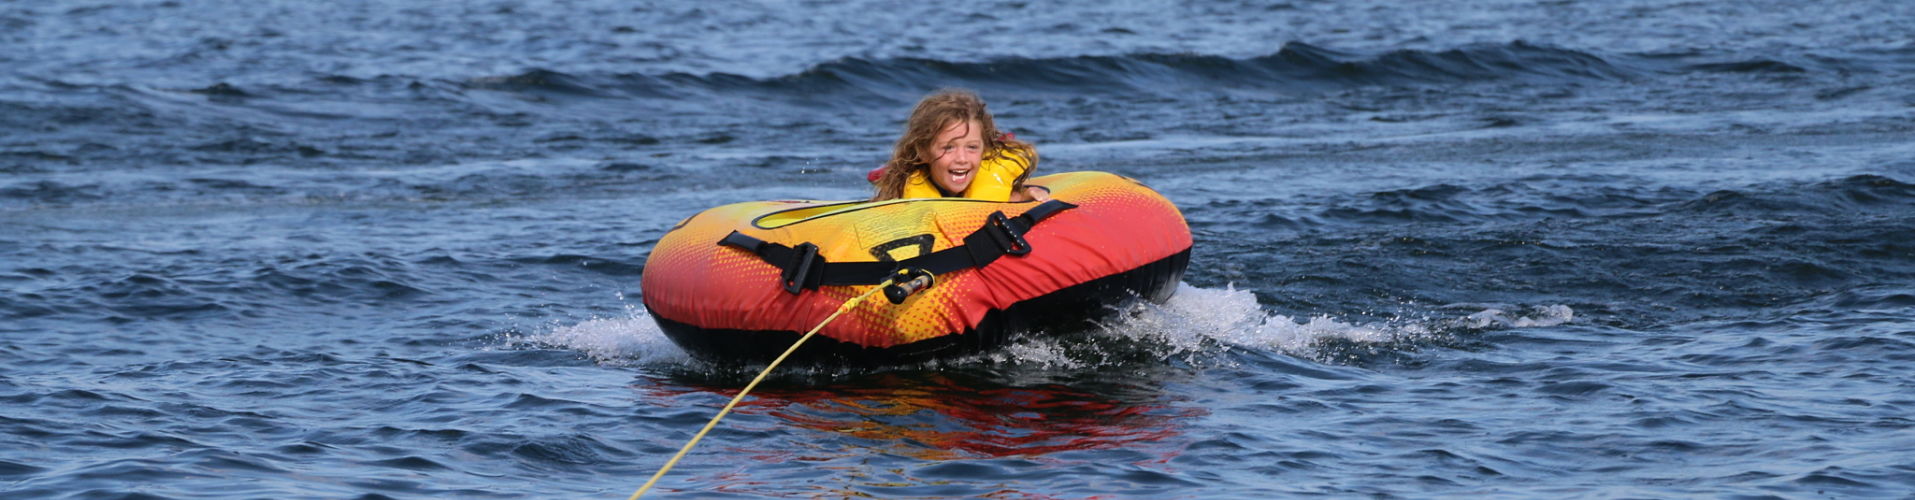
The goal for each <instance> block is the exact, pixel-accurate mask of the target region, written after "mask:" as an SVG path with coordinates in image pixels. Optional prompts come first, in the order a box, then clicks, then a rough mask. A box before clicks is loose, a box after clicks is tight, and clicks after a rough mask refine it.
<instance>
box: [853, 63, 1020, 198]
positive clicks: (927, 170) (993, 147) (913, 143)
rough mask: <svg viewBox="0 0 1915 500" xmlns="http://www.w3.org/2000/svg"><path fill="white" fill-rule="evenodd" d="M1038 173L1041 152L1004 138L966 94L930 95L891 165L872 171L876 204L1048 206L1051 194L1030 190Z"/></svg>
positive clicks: (977, 102) (893, 153) (909, 125)
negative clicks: (941, 201)
mask: <svg viewBox="0 0 1915 500" xmlns="http://www.w3.org/2000/svg"><path fill="white" fill-rule="evenodd" d="M1036 169H1037V148H1036V147H1034V146H1031V144H1030V143H1028V142H1024V141H1019V140H1017V139H1015V138H1013V137H1012V136H1011V135H1010V134H1000V133H999V132H998V131H997V124H996V123H995V122H993V121H992V120H991V113H990V112H989V111H986V110H985V109H984V100H983V99H980V98H978V96H977V94H973V93H971V92H969V91H964V90H942V91H938V92H937V93H934V94H931V95H929V96H925V98H924V100H922V101H918V106H917V108H915V109H912V110H911V118H910V119H909V120H908V121H906V122H905V124H904V135H903V136H901V137H899V138H898V144H897V146H895V147H893V148H892V151H891V161H890V162H889V163H886V164H885V165H884V166H883V167H879V169H878V170H877V171H874V172H872V177H871V182H872V184H874V185H875V186H876V188H877V194H876V195H875V196H873V197H872V198H871V200H872V201H884V200H894V199H898V198H937V197H948V196H955V197H964V198H976V199H982V200H990V201H1031V200H1037V201H1044V200H1048V199H1050V191H1047V190H1045V189H1044V188H1042V187H1037V186H1025V185H1024V180H1025V179H1028V178H1030V176H1031V171H1033V170H1036Z"/></svg>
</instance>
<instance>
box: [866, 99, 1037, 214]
mask: <svg viewBox="0 0 1915 500" xmlns="http://www.w3.org/2000/svg"><path fill="white" fill-rule="evenodd" d="M966 120H976V121H977V124H978V126H979V127H980V128H982V129H983V130H980V131H979V132H980V134H978V135H979V136H980V137H983V138H984V154H983V156H982V157H980V158H979V161H980V163H981V162H982V161H984V160H991V159H996V158H1002V157H1005V156H1007V155H1016V156H1017V157H1018V158H1019V159H1022V160H1024V161H1025V162H1026V163H1028V164H1027V165H1026V166H1025V169H1024V173H1023V174H1022V175H1019V176H1018V177H1017V181H1016V182H1014V183H1013V185H1012V190H1013V192H1015V191H1017V190H1021V189H1023V188H1024V180H1025V179H1028V178H1030V176H1031V172H1033V171H1036V170H1037V148H1036V147H1033V146H1031V144H1030V143H1028V142H1024V141H1019V140H1017V139H1013V138H1011V137H1009V136H1007V135H1005V134H1002V133H1000V132H998V130H997V123H996V122H994V121H992V120H991V112H990V111H989V110H986V109H985V108H984V99H981V98H979V97H978V96H977V94H976V93H972V92H971V91H968V90H962V89H945V90H940V91H937V92H934V93H932V94H931V95H928V96H925V97H924V99H923V100H920V101H918V106H917V107H916V108H913V109H912V110H911V118H910V119H908V120H906V121H905V122H904V135H902V136H899V137H898V143H897V145H896V146H893V147H892V148H891V161H890V162H888V163H885V165H884V173H883V174H880V175H879V176H878V180H877V181H875V182H874V183H873V184H874V186H875V187H876V188H877V193H876V195H874V196H872V197H871V201H884V200H895V199H898V198H900V197H903V196H904V184H905V182H906V181H908V180H910V179H911V173H913V172H921V171H924V170H925V169H928V168H930V165H931V160H932V159H933V158H932V156H931V155H930V152H931V142H932V141H935V140H937V136H938V133H939V132H942V131H944V128H945V127H948V126H950V125H951V124H952V123H961V122H964V121H966ZM927 175H928V172H927ZM973 182H975V181H973Z"/></svg>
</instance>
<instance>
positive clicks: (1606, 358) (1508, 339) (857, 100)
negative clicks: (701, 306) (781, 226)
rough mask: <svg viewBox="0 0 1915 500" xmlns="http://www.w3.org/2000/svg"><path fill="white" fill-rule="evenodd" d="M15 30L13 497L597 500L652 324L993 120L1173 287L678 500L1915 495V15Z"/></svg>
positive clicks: (694, 482)
mask: <svg viewBox="0 0 1915 500" xmlns="http://www.w3.org/2000/svg"><path fill="white" fill-rule="evenodd" d="M1100 4H1101V5H1095V6H1093V5H1088V4H1083V5H1079V4H1077V3H1063V2H1036V1H986V2H978V3H971V4H964V5H963V7H966V8H965V9H963V10H957V9H956V7H959V5H958V4H950V3H935V2H934V3H930V4H926V3H922V2H857V1H854V2H765V3H759V2H737V1H713V2H697V3H686V4H681V3H678V2H656V3H647V2H620V1H607V0H579V1H562V2H552V3H520V2H503V1H488V2H452V1H431V0H401V1H384V2H357V1H345V2H242V3H229V2H207V1H194V0H169V1H160V2H154V1H136V2H96V1H49V2H7V3H4V4H0V49H4V50H0V68H6V69H5V70H4V71H0V405H3V406H0V408H4V410H0V496H4V497H8V498H88V499H91V498H143V499H152V498H297V497H315V498H560V497H563V498H579V497H599V498H623V497H624V496H626V495H629V494H630V493H631V492H632V491H633V490H635V489H636V488H637V487H638V486H639V485H640V484H642V483H643V482H644V480H645V479H646V478H648V477H649V476H650V475H651V474H652V473H653V472H654V471H656V470H657V469H658V467H660V466H661V465H663V463H664V462H665V460H666V459H667V458H669V457H670V455H671V454H672V453H673V452H675V451H676V450H677V449H678V447H679V446H680V445H682V444H683V443H684V442H685V441H686V440H687V439H688V438H690V436H691V434H692V433H693V432H695V431H696V430H697V429H698V427H699V426H700V425H702V424H703V423H704V422H705V421H706V420H707V419H708V418H710V417H711V416H712V415H713V414H714V413H715V412H716V411H717V408H718V407H719V406H721V405H722V404H723V403H724V402H725V401H726V400H727V399H728V398H729V397H730V396H731V395H733V394H735V393H736V392H735V391H736V390H737V388H739V387H741V386H742V385H744V383H745V381H746V380H748V379H749V378H750V377H751V376H752V375H753V374H755V373H756V369H755V368H756V367H740V366H715V365H709V364H705V363H701V362H698V361H695V360H692V359H689V358H688V357H687V356H686V355H685V354H684V353H683V352H682V351H680V350H679V349H678V348H677V347H675V346H673V345H672V344H671V343H670V342H669V341H667V340H666V339H665V338H664V337H663V336H662V334H661V333H660V332H659V331H658V328H657V326H656V325H655V324H653V322H652V321H651V319H650V318H649V317H648V316H646V314H645V312H644V308H643V306H642V305H640V298H641V297H642V296H643V294H644V291H643V290H641V289H639V287H638V283H639V277H640V275H641V274H642V273H643V271H644V269H643V267H644V262H645V258H646V255H647V252H648V251H649V250H650V248H651V245H652V244H653V243H655V242H656V241H657V240H658V238H659V236H660V235H661V234H662V233H663V232H664V230H665V229H667V228H668V227H669V226H670V225H671V224H672V223H673V222H675V221H677V220H679V219H682V218H684V217H685V216H687V215H690V214H692V213H695V212H697V211H699V210H702V209H703V208H706V207H711V206H716V205H719V204H724V203H731V202H738V201H749V200H761V199H790V198H810V199H852V198H860V197H864V196H867V195H868V192H869V189H868V187H867V185H866V184H865V182H864V180H863V174H864V172H865V171H866V170H868V169H870V168H871V167H873V166H875V165H876V164H878V163H879V162H882V161H883V159H884V156H885V153H886V151H888V148H889V147H890V143H891V141H893V140H894V139H895V138H896V135H897V134H898V133H899V131H900V129H901V127H902V121H903V118H904V116H905V114H906V113H907V112H908V110H909V109H910V106H911V104H912V103H914V102H915V101H916V99H917V98H919V97H921V96H923V95H924V94H925V93H927V92H929V91H932V90H934V89H937V88H941V87H963V88H969V89H974V90H976V91H977V92H979V93H980V94H981V95H982V96H983V97H985V98H986V99H987V100H989V101H990V103H991V109H992V110H993V111H994V112H995V113H996V117H997V121H998V124H999V125H1000V126H1001V127H1003V128H1005V129H1007V130H1011V131H1014V132H1016V133H1017V134H1018V136H1019V138H1021V139H1025V140H1029V141H1031V142H1034V143H1036V144H1037V145H1038V148H1039V150H1040V151H1041V152H1042V154H1043V163H1042V164H1041V165H1040V166H1039V169H1040V171H1043V172H1060V171H1072V170H1102V171H1110V172H1116V173H1120V174H1123V175H1127V176H1131V177H1134V178H1137V179H1139V180H1141V181H1143V182H1145V183H1146V184H1149V185H1150V186H1152V187H1154V188H1156V189H1157V190H1159V191H1161V192H1162V193H1164V194H1165V195H1166V196H1168V197H1169V198H1170V199H1171V200H1173V201H1174V202H1176V203H1177V204H1178V205H1179V206H1180V208H1181V209H1182V210H1183V211H1184V215H1185V217H1186V218H1187V219H1188V220H1189V223H1190V226H1191V230H1192V232H1193V234H1194V236H1195V239H1196V245H1195V247H1194V250H1193V252H1192V259H1191V264H1190V270H1189V272H1188V274H1187V275H1186V276H1185V279H1184V284H1183V285H1182V287H1181V288H1180V290H1179V292H1178V294H1177V295H1176V296H1175V297H1174V298H1173V299H1172V300H1171V301H1170V302H1168V303H1166V304H1162V305H1145V306H1137V307H1134V308H1131V309H1128V310H1125V311H1121V312H1120V313H1119V314H1118V315H1117V316H1116V317H1114V318H1113V319H1111V320H1110V321H1108V322H1107V323H1105V324H1104V325H1103V326H1102V327H1100V328H1097V329H1095V330H1092V331H1087V332H1047V333H1052V334H1053V335H1044V336H1034V337H1031V338H1027V339H1024V340H1021V341H1019V342H1017V343H1015V344H1014V345H1012V346H1010V347H1008V348H1006V349H1003V350H1000V351H995V352H990V353H985V354H980V355H976V356H971V357H968V358H961V359H947V360H940V361H937V362H933V363H928V364H925V365H914V366H892V367H879V368H844V369H816V368H814V369H790V370H780V371H779V372H777V373H775V374H774V375H773V377H772V379H771V380H770V381H769V382H767V384H766V385H765V386H763V387H761V388H760V389H758V390H757V391H755V392H754V393H753V396H752V397H750V398H749V399H747V400H746V402H745V404H743V405H742V406H741V407H740V408H739V409H738V410H737V411H735V412H734V413H733V414H732V415H731V416H730V417H727V418H726V419H725V420H724V422H723V423H721V424H720V425H719V427H718V429H717V430H716V431H715V432H713V433H712V435H710V436H709V437H707V438H706V439H705V440H704V441H703V442H702V443H701V444H700V445H699V446H698V447H697V448H695V449H694V450H693V451H692V453H691V454H690V455H689V456H687V457H686V459H685V460H684V462H682V463H681V464H680V465H679V466H678V467H677V468H676V469H674V470H673V471H672V472H671V474H670V475H668V476H666V478H665V479H664V481H662V482H661V484H660V487H659V490H656V491H655V492H656V493H679V494H682V496H687V497H700V498H704V497H739V498H755V497H766V496H771V497H820V496H821V497H848V496H867V495H868V496H876V497H883V498H946V497H994V498H1053V497H1057V498H1081V497H1094V496H1096V497H1114V498H1246V497H1251V498H1254V497H1270V496H1279V497H1293V496H1324V497H1332V498H1342V497H1355V496H1366V497H1400V498H1424V497H1462V496H1469V497H1506V498H1558V497H1601V498H1610V497H1694V496H1716V497H1734V498H1761V497H1782V498H1819V497H1906V496H1910V495H1915V452H1911V451H1910V450H1915V417H1912V416H1911V414H1915V369H1911V368H1910V367H1911V366H1915V364H1912V363H1915V41H1911V40H1912V38H1911V34H1915V3H1910V2H1905V1H1892V0H1859V1H1850V2H1835V3H1815V2H1806V3H1805V2H1781V1H1773V0H1757V1H1750V2H1659V1H1640V0H1623V1H1613V2H1612V1H1591V0H1555V1H1489V2H1460V1H1430V2H1411V3H1410V5H1402V4H1401V3H1399V2H1383V1H1375V0H1359V1H1350V2H1324V1H1309V0H1291V1H1281V2H1251V1H1245V2H1217V3H1213V4H1210V5H1208V6H1190V5H1185V3H1184V2H1150V1H1117V2H1101V3H1100Z"/></svg>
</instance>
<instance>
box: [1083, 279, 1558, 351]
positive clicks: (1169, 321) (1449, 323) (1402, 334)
mask: <svg viewBox="0 0 1915 500" xmlns="http://www.w3.org/2000/svg"><path fill="white" fill-rule="evenodd" d="M1178 287H1179V288H1178V289H1177V294H1176V295H1175V296H1173V297H1171V299H1170V300H1169V301H1167V302H1165V303H1164V304H1161V305H1153V304H1140V305H1139V306H1138V308H1137V309H1135V310H1133V311H1132V313H1131V314H1128V315H1125V316H1122V317H1120V318H1119V319H1118V320H1117V321H1114V322H1112V323H1110V324H1107V325H1105V326H1104V328H1103V329H1104V332H1103V333H1105V334H1109V335H1114V336H1118V337H1124V338H1130V339H1137V340H1144V341H1155V342H1160V343H1161V344H1162V345H1163V346H1165V347H1168V348H1169V349H1170V352H1169V353H1168V354H1171V355H1182V356H1183V357H1184V359H1186V360H1190V361H1194V360H1195V359H1194V357H1193V355H1197V354H1202V353H1205V352H1211V351H1215V350H1226V351H1227V350H1230V349H1256V350H1272V351H1277V352H1281V353H1284V354H1288V355H1292V356H1302V357H1316V356H1317V355H1318V354H1319V353H1318V349H1317V348H1318V347H1319V346H1322V345H1323V344H1324V342H1326V341H1347V342H1356V343H1363V344H1385V343H1398V342H1410V343H1414V342H1417V341H1418V340H1420V339H1422V340H1427V339H1433V338H1436V337H1437V336H1439V335H1448V334H1450V332H1454V331H1456V330H1483V329H1503V328H1532V327H1549V326H1556V325H1561V324H1564V323H1568V322H1570V321H1571V320H1573V319H1574V318H1575V311H1573V310H1571V309H1570V308H1569V306H1565V305H1547V306H1535V307H1528V308H1521V307H1519V306H1510V305H1500V304H1499V305H1474V304H1455V305H1451V306H1446V307H1447V308H1471V309H1478V310H1479V312H1475V313H1471V314H1468V315H1465V316H1462V317H1459V318H1437V319H1430V320H1419V321H1406V322H1391V323H1383V324H1353V323H1349V322H1345V321H1343V320H1339V319H1337V318H1334V317H1331V316H1328V315H1318V316H1312V317H1309V318H1307V319H1303V320H1298V319H1296V318H1294V317H1291V316H1286V315H1281V314H1269V313H1267V312H1265V311H1264V310H1263V308H1262V307H1261V306H1260V305H1258V304H1257V298H1256V295H1255V294H1254V293H1251V292H1250V291H1248V290H1237V289H1236V288H1235V287H1233V286H1225V287H1224V288H1223V289H1209V288H1198V287H1194V286H1190V285H1188V284H1179V285H1178ZM1510 310H1521V311H1522V312H1521V313H1511V312H1508V311H1510Z"/></svg>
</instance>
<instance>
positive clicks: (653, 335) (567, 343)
mask: <svg viewBox="0 0 1915 500" xmlns="http://www.w3.org/2000/svg"><path fill="white" fill-rule="evenodd" d="M619 298H620V299H623V298H624V297H623V296H622V295H621V297H619ZM507 345H508V346H509V347H515V348H522V347H547V348H558V349H571V350H574V351H578V352H580V353H583V354H585V356H586V357H589V358H591V359H592V361H594V362H597V363H599V364H609V365H627V364H661V363H668V364H684V363H690V362H691V361H692V359H691V356H690V355H689V354H686V353H685V350H684V349H680V348H679V347H678V346H677V345H676V344H673V343H672V341H671V339H670V338H667V337H665V332H664V331H663V330H659V329H658V323H657V322H655V321H652V316H651V314H649V313H646V312H645V310H644V309H643V308H640V307H637V306H632V305H626V306H625V317H622V318H593V319H588V320H585V321H581V322H579V323H577V324H572V325H552V326H551V327H550V329H549V330H546V331H543V332H539V333H535V334H532V335H528V336H525V337H518V338H512V339H509V340H508V342H507Z"/></svg>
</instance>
